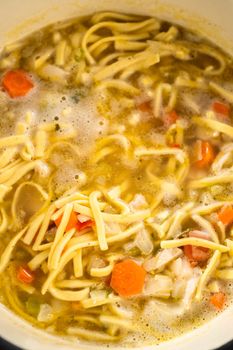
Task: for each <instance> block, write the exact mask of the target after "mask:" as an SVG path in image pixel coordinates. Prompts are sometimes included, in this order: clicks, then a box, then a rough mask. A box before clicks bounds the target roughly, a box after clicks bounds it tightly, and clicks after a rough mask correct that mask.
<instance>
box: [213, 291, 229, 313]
mask: <svg viewBox="0 0 233 350" xmlns="http://www.w3.org/2000/svg"><path fill="white" fill-rule="evenodd" d="M225 302H226V296H225V294H224V293H222V292H218V293H214V294H212V295H211V297H210V303H211V304H212V305H213V306H214V307H215V308H216V309H218V310H222V309H223V306H224V304H225Z"/></svg>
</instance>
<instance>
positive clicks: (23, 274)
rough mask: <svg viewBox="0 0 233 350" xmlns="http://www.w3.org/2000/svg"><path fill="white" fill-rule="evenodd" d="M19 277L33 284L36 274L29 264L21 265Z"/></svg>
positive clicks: (20, 279) (18, 272) (24, 281)
mask: <svg viewBox="0 0 233 350" xmlns="http://www.w3.org/2000/svg"><path fill="white" fill-rule="evenodd" d="M17 279H18V280H19V281H20V282H22V283H26V284H31V283H32V282H33V281H34V279H35V274H34V272H33V271H31V270H30V269H29V267H27V266H19V268H18V271H17Z"/></svg>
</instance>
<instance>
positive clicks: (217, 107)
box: [212, 101, 230, 117]
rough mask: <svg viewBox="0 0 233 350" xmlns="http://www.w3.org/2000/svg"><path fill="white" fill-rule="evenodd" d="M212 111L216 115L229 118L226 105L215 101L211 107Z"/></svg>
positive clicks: (228, 107)
mask: <svg viewBox="0 0 233 350" xmlns="http://www.w3.org/2000/svg"><path fill="white" fill-rule="evenodd" d="M212 109H213V110H214V112H216V113H218V114H222V115H224V116H226V117H229V114H230V106H229V105H228V104H226V103H223V102H219V101H215V102H214V103H213V105H212Z"/></svg>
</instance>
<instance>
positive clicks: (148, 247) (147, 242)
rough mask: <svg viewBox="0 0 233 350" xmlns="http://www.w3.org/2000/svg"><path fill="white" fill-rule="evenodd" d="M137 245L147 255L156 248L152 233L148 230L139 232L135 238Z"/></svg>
mask: <svg viewBox="0 0 233 350" xmlns="http://www.w3.org/2000/svg"><path fill="white" fill-rule="evenodd" d="M135 245H136V246H137V247H138V249H140V251H141V252H142V254H145V255H148V254H150V253H151V252H152V250H153V248H154V246H153V242H152V239H151V237H150V234H149V233H148V232H147V231H146V230H141V231H140V232H138V234H137V235H136V238H135Z"/></svg>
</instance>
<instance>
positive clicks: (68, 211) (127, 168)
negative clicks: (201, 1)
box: [0, 12, 233, 346]
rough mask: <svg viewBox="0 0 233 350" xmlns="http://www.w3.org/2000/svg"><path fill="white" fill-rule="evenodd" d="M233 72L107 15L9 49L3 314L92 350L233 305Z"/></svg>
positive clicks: (206, 47) (3, 60) (1, 172)
mask: <svg viewBox="0 0 233 350" xmlns="http://www.w3.org/2000/svg"><path fill="white" fill-rule="evenodd" d="M232 67H233V66H232V59H231V58H230V57H228V56H227V55H226V54H225V53H223V52H222V51H221V50H220V49H218V48H216V47H215V46H213V45H212V44H210V43H209V42H207V41H205V40H204V39H203V38H201V37H199V36H197V35H196V34H195V33H193V32H190V31H188V30H186V29H184V28H181V27H178V26H176V25H173V24H171V23H167V22H163V21H160V20H158V19H156V18H148V17H139V16H136V15H130V14H120V13H110V12H105V13H97V14H94V15H93V16H90V17H88V18H81V19H79V18H78V19H74V20H70V21H67V22H61V23H56V24H54V25H51V26H49V27H47V28H45V29H42V30H40V31H37V32H35V33H33V34H32V35H31V36H29V37H26V38H24V39H22V40H21V41H19V42H16V43H13V44H10V45H7V46H6V47H4V48H3V49H2V51H1V56H0V70H1V71H0V72H1V91H0V111H1V120H0V123H1V125H0V126H1V128H0V130H1V138H0V148H1V150H0V151H1V153H0V200H1V202H0V234H1V240H0V273H1V282H0V283H1V301H2V302H3V303H5V304H6V305H7V306H8V307H9V308H10V309H12V310H13V311H14V312H15V313H16V314H18V315H19V316H20V317H22V318H24V319H25V320H27V321H29V322H31V323H32V324H33V325H36V326H38V327H41V328H44V329H46V330H47V331H49V332H54V333H58V334H63V335H67V336H72V338H73V337H78V338H82V339H83V338H84V339H85V340H88V341H99V342H105V343H111V342H118V344H126V345H128V346H129V345H131V346H134V345H139V344H155V343H159V342H160V341H162V340H166V339H169V338H171V337H174V336H177V335H178V334H181V333H182V332H184V331H187V330H189V329H192V328H194V327H197V326H199V325H200V324H201V323H202V322H203V321H205V320H208V319H210V318H211V317H213V316H214V315H216V313H218V312H219V310H223V309H224V308H225V307H226V306H227V305H228V304H229V303H230V300H231V294H232V291H231V281H232V279H233V231H232V223H233V187H232V181H233V170H232V169H233V143H232V138H233V126H232V103H233V85H232V79H231V77H232V72H233V68H232Z"/></svg>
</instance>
